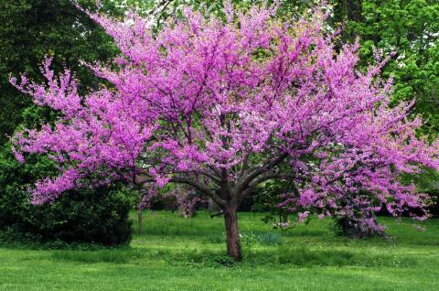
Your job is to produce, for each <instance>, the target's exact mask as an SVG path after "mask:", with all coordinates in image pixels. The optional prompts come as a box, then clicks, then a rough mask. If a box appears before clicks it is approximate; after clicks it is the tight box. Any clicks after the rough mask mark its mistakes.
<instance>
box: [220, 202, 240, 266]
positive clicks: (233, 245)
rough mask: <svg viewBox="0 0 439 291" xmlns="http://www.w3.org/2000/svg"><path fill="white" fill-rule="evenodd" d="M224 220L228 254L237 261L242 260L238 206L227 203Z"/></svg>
mask: <svg viewBox="0 0 439 291" xmlns="http://www.w3.org/2000/svg"><path fill="white" fill-rule="evenodd" d="M224 222H225V224H226V240H227V255H228V256H230V257H232V258H234V259H235V260H236V261H241V260H242V254H241V243H240V241H239V228H238V215H237V206H235V205H227V206H226V207H225V208H224Z"/></svg>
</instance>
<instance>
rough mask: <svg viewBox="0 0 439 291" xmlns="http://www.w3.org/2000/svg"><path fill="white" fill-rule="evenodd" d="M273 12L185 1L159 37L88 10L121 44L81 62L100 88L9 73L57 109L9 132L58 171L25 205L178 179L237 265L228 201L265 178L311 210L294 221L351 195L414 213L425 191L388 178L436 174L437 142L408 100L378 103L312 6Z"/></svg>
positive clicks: (369, 79) (372, 80) (21, 150)
mask: <svg viewBox="0 0 439 291" xmlns="http://www.w3.org/2000/svg"><path fill="white" fill-rule="evenodd" d="M275 11H276V7H268V8H267V7H253V8H251V9H250V10H249V11H247V12H242V11H238V12H236V11H234V10H233V7H232V5H231V4H229V3H228V2H227V3H226V4H225V10H224V13H225V19H226V20H225V21H223V20H221V19H218V18H216V17H214V16H210V17H204V16H203V15H202V14H201V13H199V12H195V11H192V10H191V9H185V10H184V17H183V18H181V19H174V20H172V21H168V22H166V23H165V24H164V25H163V28H162V29H161V30H159V32H157V33H154V30H153V29H152V28H151V27H150V21H149V20H148V19H147V18H141V17H140V16H137V15H134V14H133V15H127V18H126V19H125V20H124V21H116V20H112V19H109V18H107V17H105V16H103V15H99V14H92V13H89V15H90V17H92V18H93V19H94V20H95V21H96V22H98V23H99V24H100V25H102V27H103V28H104V29H105V30H106V31H107V33H108V34H109V35H111V36H112V37H113V38H114V40H115V42H116V44H117V45H118V46H119V48H120V50H121V56H120V57H119V58H117V59H116V60H115V61H114V63H113V64H112V65H110V66H103V65H99V64H97V65H96V64H95V65H90V67H91V68H92V69H93V70H94V72H95V73H96V75H97V76H99V77H102V78H104V79H106V80H107V81H108V82H107V84H108V83H110V84H111V85H110V86H107V87H105V86H102V88H101V89H100V90H97V91H94V92H91V93H90V94H88V95H87V96H79V95H78V91H77V87H78V85H77V82H76V80H75V78H74V76H73V75H72V73H71V72H70V71H68V70H66V71H65V72H64V73H62V74H60V75H59V76H57V77H55V75H54V72H53V71H52V70H51V69H50V68H49V66H50V61H51V59H50V58H49V59H47V60H46V62H45V64H44V67H43V72H44V76H45V77H46V79H47V84H46V85H44V84H36V83H33V82H28V81H27V80H26V78H25V77H22V79H21V82H18V81H17V80H15V79H12V80H11V81H12V83H13V84H15V86H16V87H17V88H18V89H20V90H21V91H22V92H24V93H27V94H29V95H31V96H32V97H33V100H34V102H35V103H36V104H38V105H41V106H49V107H51V108H53V109H55V110H57V111H58V112H59V116H60V117H59V120H58V122H56V124H54V125H44V126H42V127H41V128H38V129H27V130H24V131H22V132H20V133H18V134H17V135H16V136H15V137H14V143H15V147H16V149H15V152H16V157H17V159H19V160H24V155H25V154H46V155H48V156H49V157H50V158H51V159H53V160H54V161H56V162H57V164H58V165H59V169H60V171H61V174H60V176H58V177H49V178H46V179H44V180H41V181H38V182H37V183H36V184H35V187H34V188H33V190H32V191H33V200H32V201H33V203H35V204H40V203H45V202H50V201H52V200H54V199H55V198H56V197H58V196H59V195H61V194H62V193H63V192H64V191H66V190H69V189H72V188H76V187H89V186H90V185H92V186H98V185H101V184H106V183H109V182H111V181H113V180H125V181H127V182H129V183H133V184H145V183H155V184H156V185H157V186H159V187H162V186H164V185H165V184H167V183H183V184H186V185H189V186H191V187H193V188H194V189H196V190H197V192H199V193H202V194H203V195H204V196H206V197H209V198H210V199H213V200H214V201H215V202H216V203H217V204H218V205H219V206H220V207H221V208H222V211H223V213H224V219H225V228H226V236H227V254H228V255H230V256H232V257H234V258H236V259H237V260H240V259H241V249H240V243H239V230H238V221H237V208H238V206H239V205H240V203H241V201H243V199H244V198H245V197H246V196H247V195H251V193H252V192H253V189H254V188H255V187H256V186H257V185H258V184H260V183H263V182H264V181H267V180H270V179H276V178H282V179H289V180H291V181H293V182H294V183H295V184H296V185H295V188H296V189H297V190H298V193H299V198H298V200H297V201H295V203H296V204H297V205H300V207H301V208H306V209H309V210H307V211H306V212H302V213H301V214H300V218H301V219H303V218H304V217H305V216H307V215H308V214H309V213H310V212H311V211H313V210H316V209H317V210H318V211H319V213H320V214H321V215H331V214H334V213H335V212H340V211H345V212H346V213H347V215H351V214H349V211H350V209H351V208H352V207H351V206H352V205H353V204H356V205H361V207H363V209H365V210H366V209H367V211H369V212H373V211H376V210H378V208H379V206H381V205H386V207H387V209H388V210H389V212H390V213H392V214H394V215H398V214H400V213H402V212H403V211H405V210H411V209H418V210H419V209H422V208H423V206H424V205H425V201H426V200H425V198H426V197H424V196H423V195H421V194H417V193H416V191H415V189H414V187H413V186H410V185H408V186H407V185H402V184H401V183H400V182H399V179H398V175H399V174H400V173H405V172H407V173H413V172H417V171H419V170H420V169H421V167H431V168H436V169H437V168H438V145H439V144H438V142H435V143H433V144H431V143H430V144H429V143H428V142H427V141H424V140H422V139H417V138H416V137H415V134H414V132H415V130H416V129H417V128H418V127H419V126H420V125H421V121H420V120H419V119H414V120H408V119H407V118H406V114H407V111H408V110H409V108H410V104H409V105H407V104H401V105H400V106H398V107H395V108H390V107H389V104H388V99H389V94H390V93H391V91H390V89H391V86H390V84H389V83H383V82H382V81H380V80H379V78H377V74H378V73H379V69H380V65H378V66H373V67H371V68H370V69H369V70H368V71H367V72H365V73H361V72H358V71H356V69H355V65H356V62H357V55H356V50H357V45H356V44H354V45H346V46H343V48H342V49H341V51H340V52H339V53H337V52H336V49H335V48H334V46H333V40H332V37H331V35H329V36H328V35H325V34H324V33H323V31H322V30H323V29H322V28H323V18H324V17H322V16H321V14H319V13H316V15H317V16H315V17H314V18H313V19H312V20H309V21H306V20H304V19H302V20H300V21H298V22H294V23H284V22H282V21H279V20H276V19H275V18H274V17H273V14H274V13H275ZM361 191H362V192H361ZM360 192H361V193H363V192H367V195H366V194H364V195H363V194H361V193H360ZM285 197H286V198H285V199H286V201H285V203H289V202H291V200H288V196H285ZM351 197H352V199H351ZM340 201H349V202H346V203H345V202H343V203H340ZM416 213H417V216H419V218H421V219H422V218H425V215H426V213H425V212H423V211H421V212H419V211H417V212H416ZM413 215H415V214H413ZM370 223H372V222H370Z"/></svg>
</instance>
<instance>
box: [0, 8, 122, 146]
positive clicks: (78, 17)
mask: <svg viewBox="0 0 439 291" xmlns="http://www.w3.org/2000/svg"><path fill="white" fill-rule="evenodd" d="M80 2H81V4H82V5H85V6H91V5H94V1H93V0H83V1H80ZM87 4H88V5H87ZM106 7H108V10H112V11H114V12H116V11H117V10H116V8H117V7H115V6H113V7H112V6H111V5H110V4H109V3H108V4H106ZM0 43H1V45H0V46H1V50H0V108H1V110H0V143H1V144H3V143H4V142H5V141H6V140H7V135H10V134H12V132H13V131H14V129H15V128H16V126H17V125H18V124H19V123H20V122H21V121H22V114H21V113H22V111H23V109H24V108H26V107H28V106H30V102H29V99H28V98H25V97H23V96H22V95H20V94H17V92H16V90H15V89H14V88H12V87H11V86H10V84H9V80H8V79H9V75H10V74H17V73H19V72H25V73H26V74H27V75H29V77H32V78H39V77H40V74H39V70H38V67H39V64H41V62H42V60H43V58H44V55H46V54H54V55H55V56H56V57H55V60H54V61H55V63H54V65H55V66H56V67H57V68H60V67H62V66H67V67H72V68H75V72H76V74H77V77H78V78H79V79H80V80H81V82H82V84H83V85H84V86H93V84H95V79H94V77H93V76H92V74H90V72H89V71H88V69H86V68H83V67H80V66H79V63H80V60H85V61H96V60H102V61H105V60H108V59H109V58H110V57H111V56H113V55H114V54H115V52H116V50H115V48H114V47H113V45H112V42H111V40H110V38H109V37H108V36H107V35H106V34H105V33H103V32H102V30H101V29H100V28H99V27H98V26H97V25H96V24H95V23H94V22H93V21H91V20H90V19H88V18H87V17H86V16H84V15H83V13H82V12H81V11H79V10H78V9H77V8H76V7H75V6H74V5H73V3H72V2H71V1H70V0H3V1H0ZM82 89H83V88H82Z"/></svg>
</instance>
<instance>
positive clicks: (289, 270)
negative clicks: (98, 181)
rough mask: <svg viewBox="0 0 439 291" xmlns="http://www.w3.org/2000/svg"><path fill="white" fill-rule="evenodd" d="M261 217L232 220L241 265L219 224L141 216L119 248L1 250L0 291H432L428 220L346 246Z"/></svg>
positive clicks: (437, 270)
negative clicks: (236, 223)
mask: <svg viewBox="0 0 439 291" xmlns="http://www.w3.org/2000/svg"><path fill="white" fill-rule="evenodd" d="M132 215H133V219H134V216H135V213H132ZM262 216H263V214H252V213H241V214H240V228H241V233H242V236H243V244H244V255H245V257H244V262H243V263H241V264H233V262H231V261H230V260H228V258H227V257H225V256H224V255H223V253H224V249H225V245H224V242H223V239H224V237H223V236H224V234H223V220H222V218H221V217H216V218H214V219H210V218H209V217H208V214H207V212H199V213H198V216H197V217H195V218H193V219H183V218H180V217H178V216H176V215H174V214H171V213H170V212H154V213H152V214H150V213H145V229H144V234H142V235H134V237H133V241H132V243H131V245H130V246H129V247H126V248H119V249H95V250H80V249H78V250H77V249H75V250H66V249H63V250H56V249H53V250H47V249H38V248H35V247H28V246H27V247H25V246H2V247H0V290H439V221H438V220H430V221H427V222H424V223H422V225H423V226H425V227H426V231H424V232H419V231H417V230H415V229H414V228H413V227H412V224H413V221H411V220H408V219H403V221H402V223H399V224H398V223H396V222H394V221H393V220H391V219H389V218H383V219H382V220H383V221H384V222H385V224H386V225H387V226H388V227H389V233H390V234H391V235H392V237H393V238H392V239H391V240H384V239H378V238H374V239H367V240H350V239H346V238H342V237H338V236H336V235H335V234H334V232H333V230H332V228H331V221H330V220H329V219H326V220H323V221H319V220H317V219H313V220H312V221H311V223H310V224H308V225H301V226H299V227H297V228H296V229H293V230H290V231H288V232H278V231H273V230H271V227H270V226H269V225H267V224H264V223H263V222H262V221H261V218H262ZM97 223H99V222H97ZM133 228H134V229H137V225H135V224H134V225H133Z"/></svg>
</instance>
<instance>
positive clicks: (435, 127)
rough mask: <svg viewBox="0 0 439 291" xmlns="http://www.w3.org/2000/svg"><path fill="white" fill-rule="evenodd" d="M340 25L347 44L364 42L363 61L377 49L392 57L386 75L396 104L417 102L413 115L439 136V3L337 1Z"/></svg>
mask: <svg viewBox="0 0 439 291" xmlns="http://www.w3.org/2000/svg"><path fill="white" fill-rule="evenodd" d="M331 2H332V3H333V4H334V17H333V18H334V21H335V22H336V23H342V24H343V26H344V30H343V33H342V36H343V38H344V40H351V41H352V40H353V39H354V38H355V37H357V36H359V37H360V42H361V47H362V49H361V51H360V53H361V58H362V60H363V61H364V63H367V62H370V61H371V60H373V58H374V55H373V47H376V48H377V49H378V50H380V51H381V52H382V54H384V55H387V56H391V59H390V60H389V62H388V64H387V66H386V67H385V68H384V70H383V75H384V76H385V77H393V78H394V84H395V92H394V94H393V96H394V100H393V101H394V103H395V104H396V103H399V102H400V101H404V100H412V99H416V104H415V107H414V109H413V113H415V114H421V115H422V116H423V117H424V119H425V120H426V121H427V123H426V125H425V126H424V128H423V129H424V132H425V133H428V134H430V135H433V136H437V134H438V133H439V95H438V89H439V21H438V19H439V2H438V1H435V0H403V1H393V0H362V1H353V0H335V1H331Z"/></svg>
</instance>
